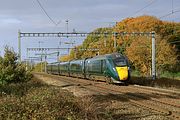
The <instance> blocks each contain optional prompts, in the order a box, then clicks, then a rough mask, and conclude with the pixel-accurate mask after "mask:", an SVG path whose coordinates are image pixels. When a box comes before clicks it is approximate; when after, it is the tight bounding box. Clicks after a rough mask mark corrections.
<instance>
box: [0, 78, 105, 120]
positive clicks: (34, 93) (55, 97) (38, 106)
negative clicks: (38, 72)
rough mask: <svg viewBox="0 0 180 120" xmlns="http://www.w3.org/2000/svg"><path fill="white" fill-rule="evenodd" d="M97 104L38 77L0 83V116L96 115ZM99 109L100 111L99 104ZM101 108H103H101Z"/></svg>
mask: <svg viewBox="0 0 180 120" xmlns="http://www.w3.org/2000/svg"><path fill="white" fill-rule="evenodd" d="M97 106H98V105H96V104H95V103H94V102H93V100H92V99H90V98H75V97H74V96H73V95H72V93H69V92H67V91H65V90H62V89H61V88H60V87H55V86H49V85H46V84H43V83H41V82H40V81H39V80H37V79H35V78H33V80H31V81H29V82H27V83H21V84H11V85H7V86H0V119H1V120H3V119H17V120H20V119H23V120H24V119H39V120H43V119H70V120H77V119H86V118H88V119H99V118H101V117H103V115H102V113H101V114H100V113H98V112H97V111H99V110H97V109H98V107H97ZM101 109H102V110H100V111H99V112H102V111H104V110H103V107H101ZM104 112H105V111H104Z"/></svg>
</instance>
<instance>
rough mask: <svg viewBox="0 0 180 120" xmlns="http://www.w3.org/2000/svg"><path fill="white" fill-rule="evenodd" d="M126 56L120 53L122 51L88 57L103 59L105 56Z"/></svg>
mask: <svg viewBox="0 0 180 120" xmlns="http://www.w3.org/2000/svg"><path fill="white" fill-rule="evenodd" d="M117 55H118V57H124V55H122V54H120V53H111V54H105V55H98V56H95V57H92V58H88V59H103V58H112V57H117Z"/></svg>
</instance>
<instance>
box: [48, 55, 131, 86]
mask: <svg viewBox="0 0 180 120" xmlns="http://www.w3.org/2000/svg"><path fill="white" fill-rule="evenodd" d="M47 72H48V73H49V74H57V75H65V76H70V77H81V78H84V79H93V80H103V81H106V82H108V83H128V82H129V80H130V65H129V62H128V59H127V57H125V56H123V55H121V54H119V53H113V54H106V55H99V56H95V57H93V58H85V59H80V60H72V61H68V62H55V63H49V64H48V65H47Z"/></svg>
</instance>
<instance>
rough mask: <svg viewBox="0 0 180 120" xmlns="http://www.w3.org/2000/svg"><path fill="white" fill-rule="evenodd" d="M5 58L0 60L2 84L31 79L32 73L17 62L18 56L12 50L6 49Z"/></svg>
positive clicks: (0, 81)
mask: <svg viewBox="0 0 180 120" xmlns="http://www.w3.org/2000/svg"><path fill="white" fill-rule="evenodd" d="M4 51H5V54H4V58H2V57H1V58H0V83H1V84H9V83H17V82H25V81H28V80H30V79H31V77H32V75H31V73H30V71H26V70H25V66H24V65H23V64H20V63H18V62H17V59H18V58H17V55H16V53H15V52H14V51H13V49H12V48H9V47H7V46H6V47H5V50H4Z"/></svg>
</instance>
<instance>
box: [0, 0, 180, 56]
mask: <svg viewBox="0 0 180 120" xmlns="http://www.w3.org/2000/svg"><path fill="white" fill-rule="evenodd" d="M39 1H40V2H41V4H42V6H43V7H44V9H45V10H46V12H47V13H48V15H49V16H50V17H51V18H52V19H53V20H54V21H55V22H56V23H57V22H59V21H60V24H58V25H57V26H55V25H54V24H53V23H52V21H50V19H49V18H48V17H47V16H46V14H45V13H44V12H43V10H42V9H41V8H40V6H39V4H38V2H37V0H0V41H1V44H0V51H1V55H2V54H3V47H4V46H5V45H9V46H11V47H13V48H14V49H15V51H17V50H18V39H17V36H18V30H21V32H66V22H65V21H66V20H69V24H68V28H69V32H71V31H72V30H73V29H75V30H76V31H77V32H90V31H92V30H94V29H96V28H98V27H108V26H112V25H113V22H116V21H121V20H122V19H125V18H127V17H136V16H140V15H144V14H146V15H153V16H157V17H160V16H163V15H165V14H168V13H170V12H171V11H172V8H173V9H174V11H176V10H180V1H179V0H39ZM172 1H173V3H174V4H173V6H172ZM151 2H152V4H151ZM149 4H151V5H149ZM148 5H149V6H148ZM146 6H148V7H146ZM142 8H144V9H142ZM139 10H140V11H139ZM137 11H139V12H137ZM163 20H168V21H176V22H180V12H179V13H175V14H173V15H171V16H168V17H166V18H163ZM73 40H76V43H77V44H80V43H81V42H82V40H83V39H82V38H76V39H73ZM38 41H43V43H41V44H38ZM59 41H70V38H64V39H63V38H47V39H46V40H44V38H43V39H42V38H41V39H39V38H29V39H27V38H22V51H23V54H22V57H23V58H25V57H26V48H29V47H39V45H40V47H58V44H59ZM62 45H63V44H62ZM63 47H71V46H70V45H63Z"/></svg>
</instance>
